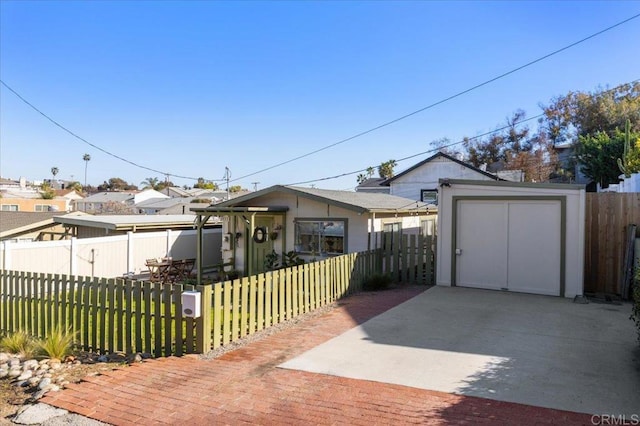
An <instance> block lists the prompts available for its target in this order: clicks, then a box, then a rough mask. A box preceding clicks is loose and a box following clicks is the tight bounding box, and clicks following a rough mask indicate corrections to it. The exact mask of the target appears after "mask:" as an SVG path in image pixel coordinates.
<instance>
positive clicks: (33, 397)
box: [29, 389, 47, 402]
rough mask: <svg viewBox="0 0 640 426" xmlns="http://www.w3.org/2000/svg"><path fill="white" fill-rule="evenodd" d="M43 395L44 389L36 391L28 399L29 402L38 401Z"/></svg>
mask: <svg viewBox="0 0 640 426" xmlns="http://www.w3.org/2000/svg"><path fill="white" fill-rule="evenodd" d="M45 393H47V391H46V390H45V389H40V390H38V391H36V392H35V393H34V394H33V395H31V398H29V401H31V402H35V401H37V400H39V399H40V398H42V397H43V396H44V394H45Z"/></svg>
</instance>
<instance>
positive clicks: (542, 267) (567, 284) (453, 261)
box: [436, 179, 585, 298]
mask: <svg viewBox="0 0 640 426" xmlns="http://www.w3.org/2000/svg"><path fill="white" fill-rule="evenodd" d="M440 189H441V191H440V204H439V209H438V243H437V245H438V249H437V252H438V257H437V268H436V270H437V284H438V285H444V286H460V287H475V288H483V289H492V290H502V291H515V292H522V293H534V294H544V295H553V296H563V297H569V298H573V297H574V296H579V295H582V292H583V271H584V244H585V229H584V228H585V189H584V186H583V185H569V184H557V183H556V184H554V183H514V182H489V181H486V182H483V181H477V180H458V179H447V180H442V181H440Z"/></svg>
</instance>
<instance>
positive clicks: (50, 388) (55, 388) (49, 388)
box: [44, 385, 60, 392]
mask: <svg viewBox="0 0 640 426" xmlns="http://www.w3.org/2000/svg"><path fill="white" fill-rule="evenodd" d="M44 389H46V390H47V391H51V392H58V391H59V390H60V386H58V385H49V386H47V387H45V388H44Z"/></svg>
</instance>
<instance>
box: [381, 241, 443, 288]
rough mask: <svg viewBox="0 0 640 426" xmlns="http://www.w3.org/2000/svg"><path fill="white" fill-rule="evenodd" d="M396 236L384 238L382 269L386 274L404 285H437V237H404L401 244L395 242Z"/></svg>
mask: <svg viewBox="0 0 640 426" xmlns="http://www.w3.org/2000/svg"><path fill="white" fill-rule="evenodd" d="M393 239H394V236H393V235H392V234H391V233H387V234H386V235H385V236H384V239H383V243H384V246H383V247H384V249H383V250H382V251H381V256H382V268H383V271H384V272H385V273H389V274H391V275H392V277H393V278H394V279H395V280H397V281H399V282H404V283H412V284H427V285H433V284H435V276H436V270H435V265H436V262H435V256H436V253H435V247H436V237H435V236H430V235H428V236H423V235H422V234H420V235H402V237H401V239H400V241H401V244H398V243H396V242H395V241H393Z"/></svg>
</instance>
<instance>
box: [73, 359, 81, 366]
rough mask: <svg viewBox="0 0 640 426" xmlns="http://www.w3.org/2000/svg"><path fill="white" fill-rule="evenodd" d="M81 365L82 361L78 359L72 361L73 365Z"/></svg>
mask: <svg viewBox="0 0 640 426" xmlns="http://www.w3.org/2000/svg"><path fill="white" fill-rule="evenodd" d="M80 364H82V361H80V360H79V359H76V360H75V361H73V365H80Z"/></svg>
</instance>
